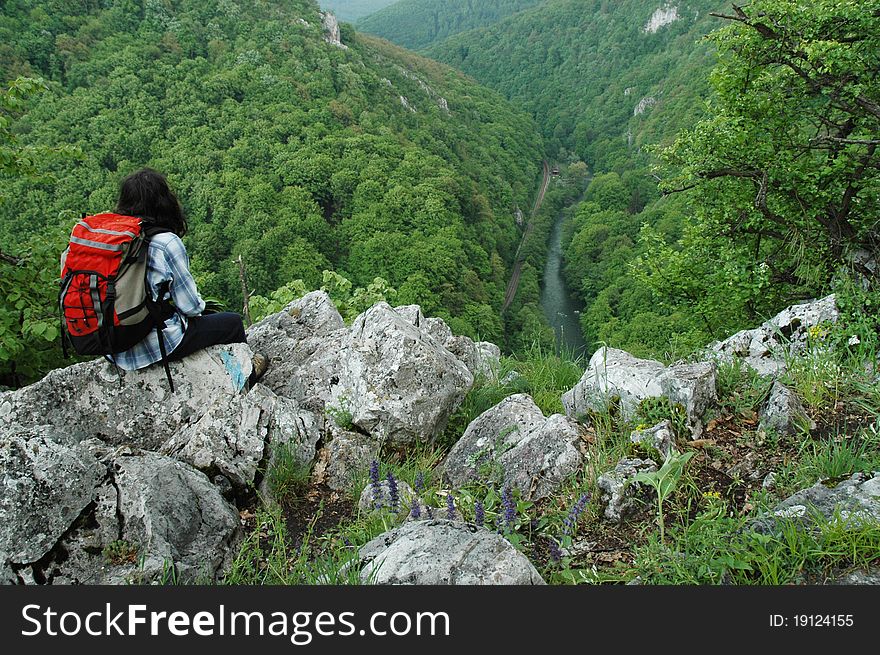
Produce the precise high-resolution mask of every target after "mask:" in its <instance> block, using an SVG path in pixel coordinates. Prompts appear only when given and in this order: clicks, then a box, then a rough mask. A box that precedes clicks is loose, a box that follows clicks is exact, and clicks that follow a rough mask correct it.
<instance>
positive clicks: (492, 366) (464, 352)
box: [394, 305, 501, 380]
mask: <svg viewBox="0 0 880 655" xmlns="http://www.w3.org/2000/svg"><path fill="white" fill-rule="evenodd" d="M394 311H395V312H397V313H398V314H399V315H401V316H402V317H404V318H405V319H406V320H407V321H409V322H410V323H412V324H413V325H414V326H415V327H417V328H419V330H420V331H421V332H422V334H425V335H427V336H429V337H431V338H432V339H434V341H436V342H437V343H438V344H440V345H441V346H443V347H444V348H446V349H447V350H448V351H449V352H451V353H452V354H453V355H455V356H456V357H457V358H458V359H459V360H460V361H461V362H462V363H463V364H464V365H465V366H467V368H468V370H469V371H470V372H471V375H473V376H474V378H479V377H483V378H484V379H486V380H496V379H497V378H498V370H499V368H500V367H501V349H500V348H499V347H498V346H496V345H495V344H494V343H490V342H488V341H477V342H474V341H473V340H472V339H470V338H469V337H466V336H455V335H453V334H452V330H451V329H449V326H448V325H447V324H446V322H445V321H444V320H443V319H442V318H425V316H424V315H423V314H422V308H421V307H419V306H418V305H402V306H400V307H395V308H394Z"/></svg>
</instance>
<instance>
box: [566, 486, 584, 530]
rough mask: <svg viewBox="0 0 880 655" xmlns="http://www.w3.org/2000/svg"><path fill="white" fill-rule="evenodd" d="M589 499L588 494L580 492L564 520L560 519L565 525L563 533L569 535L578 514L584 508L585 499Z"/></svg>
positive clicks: (581, 512)
mask: <svg viewBox="0 0 880 655" xmlns="http://www.w3.org/2000/svg"><path fill="white" fill-rule="evenodd" d="M589 499H590V494H586V493H585V494H582V495H581V497H580V498H578V501H577V502H576V503H575V504H574V507H572V508H571V510H570V511H569V512H568V516H566V517H565V520H564V521H562V525H564V526H565V529H564V530H563V534H565V535H570V534H571V533H572V532H573V531H574V528H575V526H577V522H578V519H579V518H580V515H581V514H583V512H584V509H586V507H587V501H588V500H589Z"/></svg>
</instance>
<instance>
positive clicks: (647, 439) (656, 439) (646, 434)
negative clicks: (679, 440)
mask: <svg viewBox="0 0 880 655" xmlns="http://www.w3.org/2000/svg"><path fill="white" fill-rule="evenodd" d="M630 441H631V442H632V443H634V444H642V445H644V446H647V447H649V448H653V449H654V450H656V451H657V452H658V453H660V454H661V455H662V456H663V458H664V460H666V459H669V457H670V456H671V455H673V454H675V453H676V452H678V451H677V449H676V447H675V433H674V432H673V431H672V423H670V422H669V421H662V422H661V423H658V424H657V425H655V426H654V427H651V428H646V429H643V430H633V432H632V434H630Z"/></svg>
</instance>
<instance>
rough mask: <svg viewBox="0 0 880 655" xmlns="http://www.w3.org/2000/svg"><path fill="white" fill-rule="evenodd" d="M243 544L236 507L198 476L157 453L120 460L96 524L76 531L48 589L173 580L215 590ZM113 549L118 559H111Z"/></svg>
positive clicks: (55, 566)
mask: <svg viewBox="0 0 880 655" xmlns="http://www.w3.org/2000/svg"><path fill="white" fill-rule="evenodd" d="M240 536H241V526H240V521H239V516H238V512H237V511H236V509H235V507H233V506H232V505H230V504H229V503H228V502H227V501H226V500H224V499H223V497H222V495H221V494H220V492H219V490H218V489H217V488H216V487H215V486H214V485H213V484H211V482H210V481H209V480H208V478H206V477H205V475H204V474H203V473H201V472H200V471H197V470H196V469H194V468H192V467H191V466H189V465H187V464H184V463H183V462H179V461H177V460H175V459H172V458H170V457H165V456H162V455H157V454H155V453H144V454H141V455H134V456H129V457H121V458H119V459H118V460H116V461H115V462H114V465H113V477H112V479H111V480H109V481H108V482H107V483H105V484H104V486H102V487H101V488H100V490H99V493H98V498H97V503H96V509H95V515H94V521H93V522H88V523H86V524H84V525H82V526H80V527H79V528H78V529H77V530H75V531H74V532H73V533H72V534H71V535H70V537H69V539H67V540H65V542H64V544H63V548H64V550H65V551H66V553H65V554H66V556H65V557H64V558H63V560H62V561H60V562H57V563H52V568H53V569H54V570H55V573H54V579H53V582H54V583H55V584H59V583H80V584H120V583H126V582H134V583H148V582H152V581H156V580H160V579H162V578H163V577H164V578H166V579H167V578H168V577H169V576H172V575H173V578H174V579H175V580H177V581H178V582H190V583H192V582H205V583H212V582H216V581H217V579H218V577H219V576H220V575H221V574H222V573H223V572H224V571H225V569H226V568H227V567H228V566H229V564H230V563H231V558H232V556H233V555H234V552H235V550H234V549H235V546H236V545H237V543H238V540H239V538H240ZM118 544H122V546H121V555H122V557H119V558H117V559H114V558H113V557H110V556H108V553H110V552H114V551H113V549H114V547H115V545H118ZM115 552H117V553H120V550H119V549H117V550H116V551H115ZM125 555H129V556H128V557H125ZM172 572H173V574H172Z"/></svg>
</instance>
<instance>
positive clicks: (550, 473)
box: [443, 394, 582, 500]
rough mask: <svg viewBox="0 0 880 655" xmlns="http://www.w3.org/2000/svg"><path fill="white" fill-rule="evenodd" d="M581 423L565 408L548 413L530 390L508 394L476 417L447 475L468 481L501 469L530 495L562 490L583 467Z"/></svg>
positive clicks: (454, 453) (446, 468)
mask: <svg viewBox="0 0 880 655" xmlns="http://www.w3.org/2000/svg"><path fill="white" fill-rule="evenodd" d="M579 441H580V431H579V428H578V426H577V424H576V423H574V421H571V420H570V419H568V418H566V417H565V416H562V415H561V414H554V415H553V416H550V417H549V418H545V417H544V414H543V413H542V412H541V410H540V408H539V407H538V406H537V405H536V404H535V402H534V401H533V400H532V398H531V396H528V395H526V394H515V395H512V396H508V397H507V398H505V399H504V400H502V401H501V402H500V403H499V404H498V405H496V406H495V407H492V408H490V409H488V410H486V411H485V412H483V413H482V414H480V415H479V416H478V417H477V418H475V419H474V420H473V421H472V422H471V424H470V425H468V427H467V429H466V430H465V433H464V435H462V438H461V439H459V441H458V442H457V443H456V444H455V446H453V448H452V450H451V451H450V452H449V455H448V456H447V458H446V461H445V463H444V465H443V473H444V476H445V478H446V479H447V480H448V481H449V483H450V484H452V485H453V486H454V487H462V486H464V485H466V484H468V483H469V482H472V481H474V480H478V479H480V478H481V477H486V476H489V477H491V476H492V475H494V474H495V473H496V471H495V469H496V468H497V472H499V473H500V474H501V477H502V478H503V481H504V483H505V484H509V485H511V486H512V487H516V488H518V489H519V490H520V492H521V493H522V496H523V497H524V498H527V499H530V500H537V499H540V498H544V497H545V496H548V495H549V494H551V493H552V492H553V491H554V490H556V489H557V488H558V487H559V486H560V485H561V484H562V483H563V482H565V480H566V479H567V478H568V477H569V476H570V475H571V474H572V473H574V472H575V471H577V470H578V469H579V468H580V467H581V463H582V457H581V453H580V449H579V448H578V444H579Z"/></svg>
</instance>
